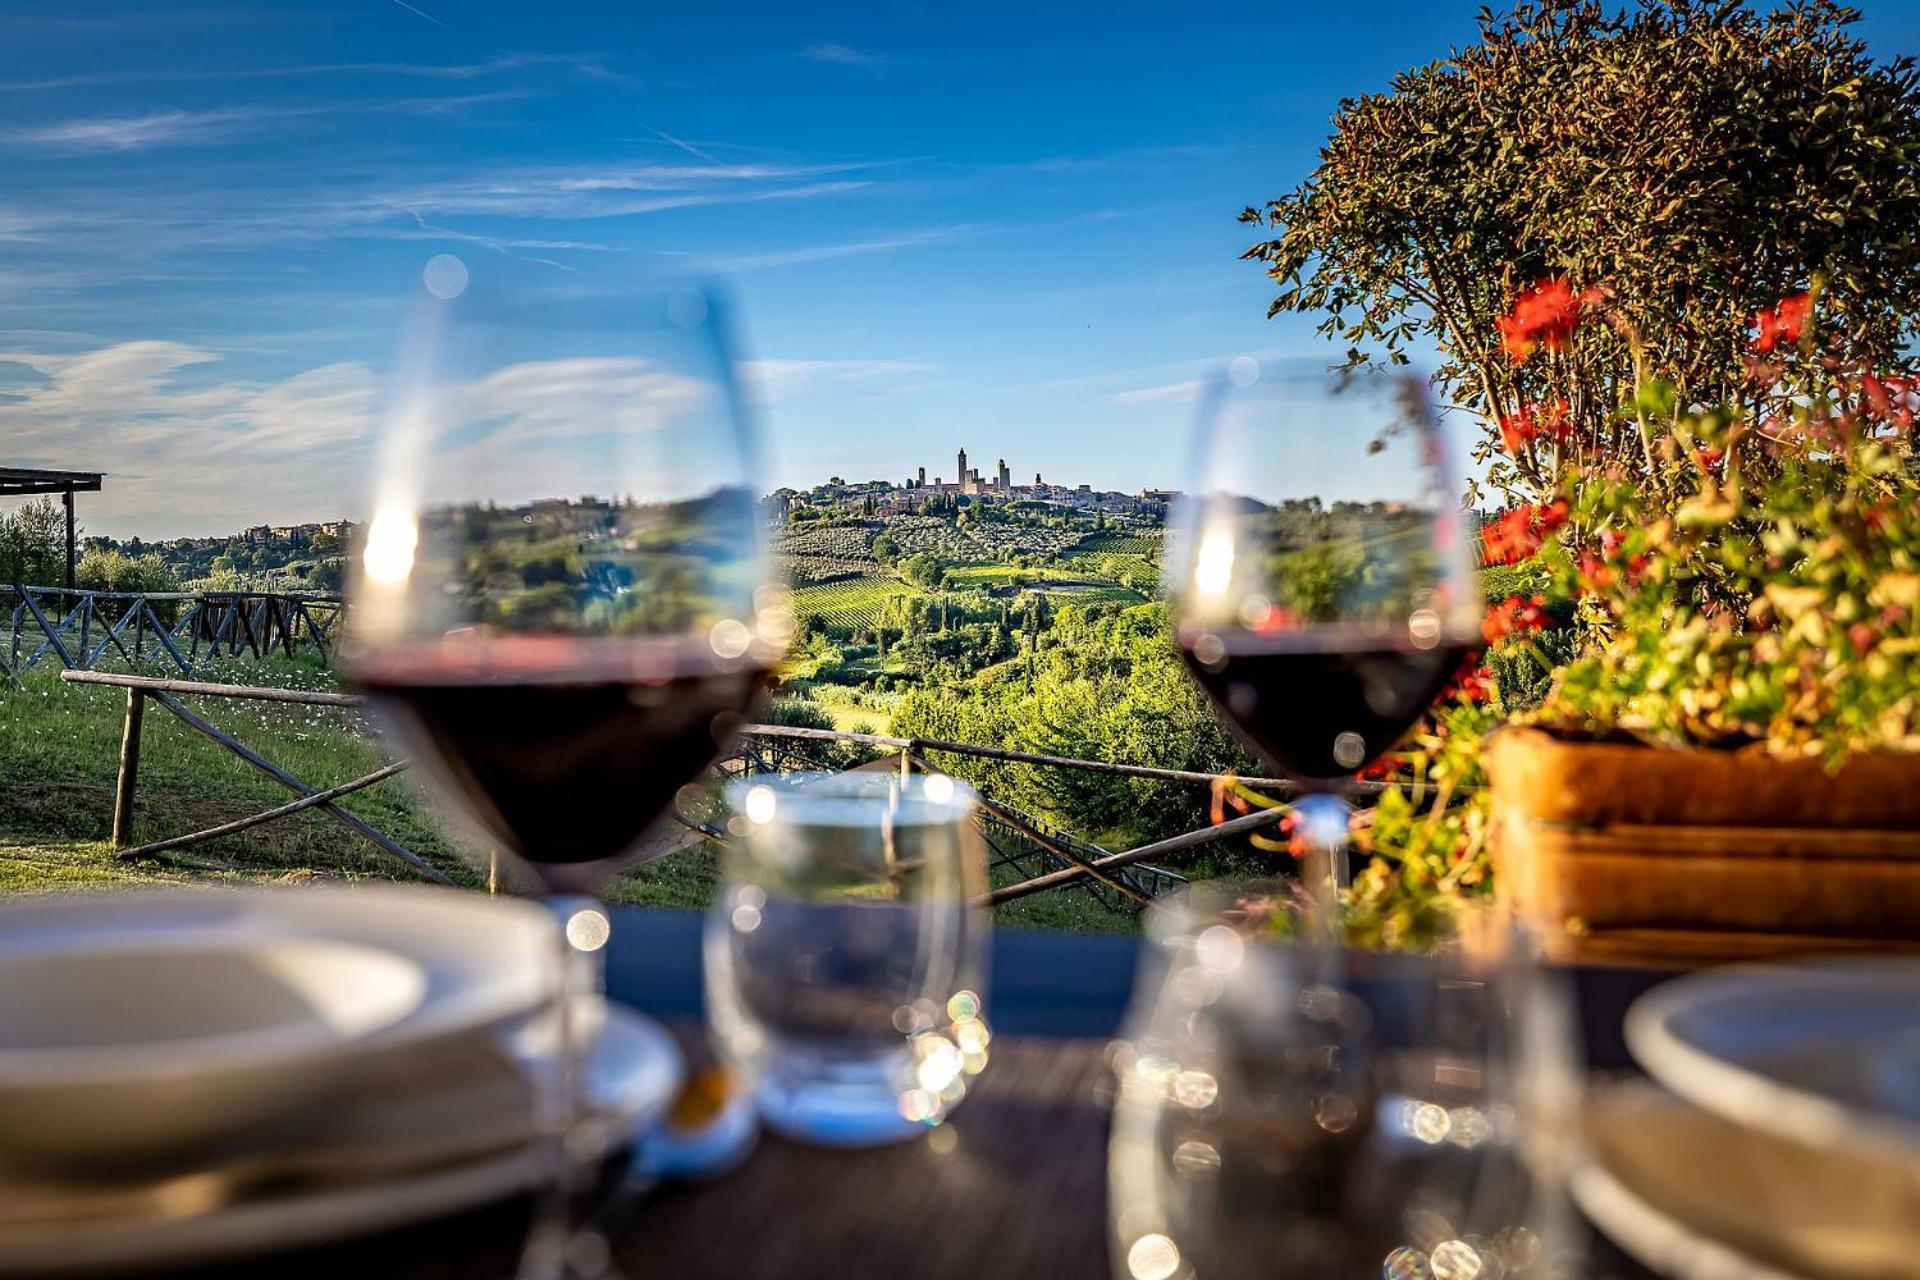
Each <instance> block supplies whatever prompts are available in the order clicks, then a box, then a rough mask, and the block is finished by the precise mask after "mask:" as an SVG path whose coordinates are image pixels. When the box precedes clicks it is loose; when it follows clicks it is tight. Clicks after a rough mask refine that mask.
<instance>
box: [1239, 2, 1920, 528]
mask: <svg viewBox="0 0 1920 1280" xmlns="http://www.w3.org/2000/svg"><path fill="white" fill-rule="evenodd" d="M1858 16H1859V15H1858V13H1857V12H1856V11H1854V10H1851V9H1848V8H1845V7H1843V6H1841V5H1838V4H1836V3H1833V2H1832V0H1795V2H1794V3H1790V4H1788V5H1786V6H1784V7H1782V8H1779V9H1776V10H1772V11H1765V12H1757V11H1755V10H1753V9H1750V8H1748V7H1746V6H1745V5H1744V4H1741V3H1735V2H1732V0H1641V3H1640V4H1638V5H1637V6H1636V7H1635V8H1633V9H1631V10H1627V11H1624V12H1622V11H1614V10H1612V9H1611V8H1610V7H1609V6H1607V5H1605V4H1602V3H1600V2H1599V0H1536V2H1533V3H1525V4H1521V5H1519V6H1517V7H1515V8H1513V9H1512V10H1511V11H1509V12H1506V13H1503V14H1495V13H1493V12H1491V11H1489V10H1485V9H1483V10H1482V11H1481V13H1480V18H1479V33H1480V39H1479V42H1478V43H1476V44H1473V45H1470V46H1468V47H1466V48H1464V49H1461V50H1458V51H1456V52H1454V53H1452V54H1451V55H1449V56H1448V57H1445V58H1442V59H1440V60H1438V61H1436V62H1433V63H1430V64H1428V65H1426V66H1422V67H1418V68H1415V69H1413V70H1410V71H1407V72H1404V73H1403V74H1401V75H1400V76H1398V77H1396V78H1395V80H1394V82H1393V85H1392V88H1391V90H1390V91H1389V92H1387V93H1384V94H1370V95H1366V96H1362V97H1359V98H1354V99H1348V100H1345V101H1343V102H1342V103H1341V104H1340V108H1339V111H1338V113H1337V115H1336V117H1335V120H1334V131H1333V136H1332V137H1331V138H1330V139H1329V140H1328V142H1327V143H1326V145H1325V147H1324V148H1323V149H1322V151H1321V153H1320V162H1319V165H1318V166H1317V167H1316V168H1315V169H1314V171H1313V172H1312V174H1311V175H1309V176H1308V178H1307V179H1306V180H1305V181H1304V182H1302V183H1301V184H1300V185H1299V186H1298V187H1296V188H1295V189H1293V190H1292V191H1290V192H1288V193H1286V194H1285V195H1282V196H1280V197H1278V198H1276V199H1273V200H1271V201H1269V202H1268V203H1267V204H1266V206H1265V207H1264V209H1256V208H1248V209H1247V210H1246V211H1245V212H1244V213H1242V215H1241V218H1242V220H1243V221H1245V222H1248V223H1254V224H1259V225H1262V226H1264V227H1266V228H1268V229H1269V230H1270V231H1271V232H1272V233H1273V234H1272V235H1271V238H1269V239H1265V240H1263V241H1261V242H1259V243H1257V244H1255V245H1253V246H1252V247H1251V248H1250V249H1249V250H1248V251H1247V253H1246V255H1245V256H1246V257H1248V258H1250V259H1254V260H1258V261H1260V262H1262V263H1263V264H1265V267H1266V269H1267V272H1268V274H1269V275H1270V276H1271V277H1272V278H1273V279H1274V280H1275V281H1276V282H1277V283H1278V284H1279V285H1280V287H1281V292H1280V294H1279V296H1278V297H1277V298H1275V299H1274V301H1273V304H1272V306H1271V307H1270V309H1269V314H1277V313H1279V312H1282V311H1297V312H1305V313H1314V314H1319V315H1321V316H1322V317H1323V319H1322V322H1321V326H1320V328H1321V331H1322V332H1323V333H1325V334H1327V335H1329V336H1331V337H1334V338H1336V339H1338V340H1340V341H1341V342H1343V343H1344V344H1346V345H1347V347H1348V358H1349V360H1350V362H1353V363H1356V364H1357V363H1362V362H1367V361H1374V360H1386V361H1390V362H1404V361H1405V360H1406V359H1407V358H1408V352H1409V349H1410V348H1412V347H1414V346H1415V344H1416V343H1418V342H1421V341H1423V340H1431V341H1432V342H1434V343H1435V344H1437V346H1438V348H1439V350H1440V353H1441V357H1442V360H1443V363H1442V365H1441V367H1440V368H1439V369H1438V370H1437V378H1438V382H1439V385H1440V386H1441V387H1442V389H1443V390H1444V392H1445V393H1446V394H1447V395H1448V396H1449V398H1450V399H1451V400H1452V401H1453V402H1454V403H1456V404H1457V405H1460V406H1462V407H1464V408H1467V409H1470V410H1472V411H1474V412H1476V413H1477V414H1479V415H1480V416H1481V417H1482V419H1483V420H1484V422H1485V424H1486V428H1487V430H1486V438H1485V440H1484V441H1483V442H1482V445H1481V450H1482V456H1483V457H1488V458H1491V459H1492V460H1493V462H1494V465H1493V466H1492V468H1490V473H1489V474H1490V476H1491V478H1492V479H1493V480H1494V482H1495V483H1496V484H1500V485H1502V486H1503V487H1509V488H1517V489H1521V490H1531V491H1532V492H1534V493H1536V494H1537V493H1543V492H1545V491H1546V490H1547V489H1548V488H1549V487H1550V486H1551V485H1552V483H1553V479H1554V475H1555V473H1556V472H1557V471H1558V470H1559V468H1560V466H1561V465H1562V463H1563V462H1566V461H1576V462H1577V461H1582V460H1586V459H1591V458H1595V457H1598V456H1610V455H1615V454H1618V455H1621V457H1622V458H1623V459H1624V461H1625V463H1626V464H1627V465H1629V466H1631V465H1633V464H1634V458H1633V454H1634V451H1635V450H1636V448H1637V445H1638V442H1637V441H1636V440H1635V439H1634V437H1633V433H1632V431H1631V430H1630V429H1628V428H1627V427H1626V425H1625V424H1623V423H1622V421H1621V420H1620V418H1619V417H1618V415H1617V413H1616V411H1617V410H1618V409H1619V407H1620V405H1621V403H1622V401H1623V400H1624V399H1625V398H1626V396H1627V394H1628V393H1629V389H1630V388H1631V387H1632V386H1633V385H1634V384H1635V383H1636V382H1637V381H1639V379H1640V378H1642V377H1647V376H1654V377H1660V378H1663V379H1666V380H1668V381H1670V382H1671V383H1672V384H1673V385H1674V386H1675V387H1677V388H1678V390H1679V394H1680V399H1681V401H1682V402H1693V403H1702V402H1714V401H1720V402H1726V401H1739V400H1740V399H1741V398H1742V397H1743V396H1745V397H1746V398H1747V399H1748V400H1749V401H1751V400H1753V399H1754V398H1755V397H1757V396H1758V395H1760V394H1762V393H1759V392H1755V391H1753V390H1751V389H1750V388H1749V387H1748V386H1747V385H1746V381H1745V374H1746V368H1747V361H1748V358H1749V353H1750V347H1751V343H1752V331H1753V327H1754V325H1755V323H1756V317H1757V316H1758V314H1759V313H1761V312H1763V311H1765V310H1766V309H1769V308H1773V307H1775V306H1776V304H1778V303H1779V302H1780V300H1781V299H1782V298H1787V297H1792V296H1794V295H1798V294H1800V293H1802V292H1803V291H1805V290H1807V289H1808V288H1809V286H1810V285H1814V284H1816V283H1818V284H1819V285H1820V287H1821V289H1822V293H1823V298H1822V301H1821V323H1822V324H1823V325H1824V326H1825V327H1826V328H1825V331H1824V332H1823V333H1822V342H1823V345H1824V347H1825V349H1827V350H1833V349H1834V348H1835V347H1836V346H1838V347H1840V348H1841V349H1843V350H1845V351H1847V352H1848V353H1850V358H1855V359H1857V360H1858V361H1859V362H1860V363H1862V364H1865V365H1872V364H1874V363H1878V362H1885V361H1887V360H1890V359H1892V358H1893V357H1894V356H1895V355H1896V354H1897V353H1898V352H1899V350H1900V349H1901V347H1902V346H1903V345H1904V344H1906V343H1908V342H1910V341H1912V339H1913V338H1914V337H1915V333H1916V320H1917V318H1920V306H1916V303H1917V302H1920V75H1917V74H1916V70H1915V66H1914V63H1913V60H1912V59H1910V58H1907V57H1900V58H1896V59H1893V60H1892V61H1888V62H1884V63H1883V62H1877V61H1875V60H1874V59H1873V58H1872V57H1871V56H1870V54H1869V53H1868V51H1867V48H1866V46H1865V44H1864V43H1863V42H1862V41H1860V40H1859V39H1858V38H1857V37H1856V36H1855V35H1854V34H1853V33H1852V32H1851V31H1850V28H1851V26H1852V25H1853V24H1854V23H1855V22H1856V21H1857V20H1858ZM1543 281H1546V282H1551V285H1550V287H1551V288H1552V289H1553V290H1557V292H1556V293H1553V294H1551V295H1549V294H1544V293H1536V294H1534V295H1528V290H1529V289H1531V288H1533V287H1534V286H1536V285H1539V284H1540V283H1541V282H1543ZM1529 297H1531V305H1534V306H1536V308H1538V307H1549V308H1551V307H1557V308H1559V309H1560V314H1561V315H1563V316H1565V317H1566V318H1567V319H1568V321H1569V323H1568V324H1566V326H1565V328H1564V330H1562V332H1566V331H1570V330H1571V328H1572V327H1573V325H1572V323H1571V322H1572V321H1575V320H1577V319H1578V316H1579V312H1580V310H1581V309H1582V308H1588V309H1591V310H1593V311H1598V312H1602V313H1604V314H1605V315H1606V316H1607V318H1608V319H1609V320H1610V321H1611V322H1612V323H1609V324H1588V325H1586V326H1585V327H1584V329H1583V331H1582V333H1581V336H1580V338H1579V340H1578V341H1577V342H1555V341H1552V340H1551V335H1550V336H1549V341H1548V344H1547V345H1548V346H1549V348H1551V349H1549V350H1547V351H1546V352H1544V353H1542V354H1540V355H1539V356H1537V358H1532V359H1528V358H1526V357H1527V356H1529V355H1533V354H1534V352H1533V349H1532V347H1531V346H1530V345H1529V346H1526V347H1520V346H1517V345H1516V342H1515V335H1514V333H1513V332H1512V331H1511V330H1507V331H1504V332H1503V326H1502V323H1501V322H1502V320H1503V318H1506V317H1508V316H1509V313H1511V312H1513V311H1514V310H1515V304H1516V300H1521V301H1522V302H1528V300H1529ZM1762 327H1763V330H1764V323H1763V325H1762ZM1636 363H1638V365H1639V367H1638V368H1636ZM1542 406H1549V407H1550V408H1542ZM1549 412H1550V413H1551V414H1552V416H1553V418H1554V423H1553V430H1552V431H1551V432H1550V433H1548V434H1549V435H1550V436H1551V438H1552V441H1553V444H1552V447H1551V448H1550V449H1548V448H1544V447H1541V448H1535V447H1532V445H1531V437H1532V436H1533V435H1534V434H1535V433H1534V432H1526V433H1523V434H1525V435H1527V436H1528V438H1529V447H1527V448H1524V449H1512V448H1509V449H1507V450H1505V451H1502V450H1501V448H1500V438H1499V434H1498V432H1497V430H1496V424H1497V423H1498V422H1499V420H1500V419H1501V418H1502V417H1503V416H1508V417H1510V418H1512V417H1513V415H1520V414H1544V413H1549ZM1513 420H1514V421H1519V419H1517V418H1513ZM1530 425H1534V424H1530Z"/></svg>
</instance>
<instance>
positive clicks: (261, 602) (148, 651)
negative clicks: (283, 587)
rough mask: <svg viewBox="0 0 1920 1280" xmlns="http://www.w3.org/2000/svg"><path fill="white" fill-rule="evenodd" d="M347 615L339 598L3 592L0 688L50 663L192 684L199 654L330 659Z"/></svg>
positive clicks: (221, 593)
mask: <svg viewBox="0 0 1920 1280" xmlns="http://www.w3.org/2000/svg"><path fill="white" fill-rule="evenodd" d="M344 607H345V606H344V605H343V603H342V601H341V599H340V597H339V596H326V595H302V594H293V593H287V592H274V591H200V592H190V591H78V590H72V589H70V588H67V587H28V586H22V585H20V584H19V583H15V584H13V585H11V586H0V616H4V617H5V618H6V620H7V634H6V637H5V643H4V647H3V648H0V678H6V677H16V676H17V675H18V673H20V672H22V671H30V670H32V669H33V668H34V667H35V666H38V665H39V664H40V663H41V662H43V661H45V660H46V659H48V658H52V659H53V660H55V661H57V662H58V663H59V664H60V667H61V669H62V670H64V671H89V670H92V669H93V668H94V667H96V666H97V665H99V663H100V662H101V660H102V659H104V658H108V657H114V656H117V657H118V658H119V659H121V660H122V661H123V662H124V663H125V664H126V666H127V668H128V669H129V670H131V671H138V670H140V669H141V668H143V667H148V666H156V665H157V666H161V667H165V666H168V665H171V666H172V667H173V669H174V670H176V671H177V672H179V674H181V675H183V676H191V675H192V674H193V671H194V663H195V661H196V660H198V658H199V657H200V651H201V647H202V646H203V645H204V646H205V647H206V651H207V653H208V654H209V655H210V656H215V657H218V656H222V655H225V656H228V657H237V656H239V655H240V654H242V653H251V654H252V655H253V656H254V657H256V658H258V657H264V656H266V655H267V654H269V653H272V652H274V651H276V650H278V651H281V652H284V653H285V654H286V655H287V656H288V657H292V656H294V654H296V653H298V652H300V651H301V650H302V649H304V648H312V649H314V650H315V651H317V652H318V653H319V655H320V659H321V661H322V662H328V661H331V660H332V657H333V645H334V640H335V638H336V637H337V636H338V635H339V631H340V620H341V616H342V612H343V610H344Z"/></svg>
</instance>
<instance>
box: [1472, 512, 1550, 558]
mask: <svg viewBox="0 0 1920 1280" xmlns="http://www.w3.org/2000/svg"><path fill="white" fill-rule="evenodd" d="M1566 522H1567V503H1566V499H1564V498H1556V499H1554V501H1552V502H1550V503H1548V504H1547V505H1546V506H1544V507H1538V506H1528V505H1525V504H1523V505H1521V506H1517V507H1515V508H1514V509H1513V510H1511V511H1508V512H1505V513H1504V514H1502V515H1499V516H1496V517H1495V518H1494V521H1493V523H1492V524H1490V525H1488V526H1487V527H1486V528H1485V529H1484V530H1482V531H1481V535H1480V537H1481V540H1482V542H1483V543H1484V545H1485V548H1486V562H1487V563H1488V564H1518V563H1519V562H1520V561H1522V560H1525V559H1526V558H1527V557H1529V556H1531V555H1532V554H1533V553H1534V552H1536V551H1538V550H1539V549H1540V546H1541V544H1542V543H1543V542H1545V541H1546V539H1547V537H1548V535H1550V534H1551V533H1553V531H1554V530H1555V529H1558V528H1559V527H1560V526H1561V525H1563V524H1565V523H1566Z"/></svg>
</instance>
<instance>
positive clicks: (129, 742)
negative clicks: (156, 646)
mask: <svg viewBox="0 0 1920 1280" xmlns="http://www.w3.org/2000/svg"><path fill="white" fill-rule="evenodd" d="M146 709H147V695H146V694H144V693H142V692H140V690H138V689H128V690H127V724H126V728H125V729H124V730H123V731H122V732H121V734H120V776H119V777H118V778H117V779H116V780H115V781H114V784H113V847H114V848H115V849H116V850H118V849H125V848H129V847H130V846H131V845H132V844H133V791H134V788H135V787H136V786H138V785H139V782H140V721H141V720H142V719H143V718H144V716H145V713H146Z"/></svg>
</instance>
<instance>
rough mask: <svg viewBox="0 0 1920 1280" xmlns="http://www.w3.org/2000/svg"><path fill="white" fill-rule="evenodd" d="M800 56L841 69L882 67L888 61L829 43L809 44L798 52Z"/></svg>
mask: <svg viewBox="0 0 1920 1280" xmlns="http://www.w3.org/2000/svg"><path fill="white" fill-rule="evenodd" d="M800 56H801V57H803V58H805V59H807V60H808V61H809V62H831V63H834V64H836V65H838V66H842V67H869V68H871V67H882V66H885V65H886V64H887V61H888V59H887V58H885V57H884V56H882V55H881V54H877V53H867V52H864V51H862V50H860V49H853V48H849V47H848V46H846V45H844V44H834V43H832V42H830V41H829V42H824V43H821V44H810V45H808V46H807V47H806V48H804V49H802V50H801V51H800Z"/></svg>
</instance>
